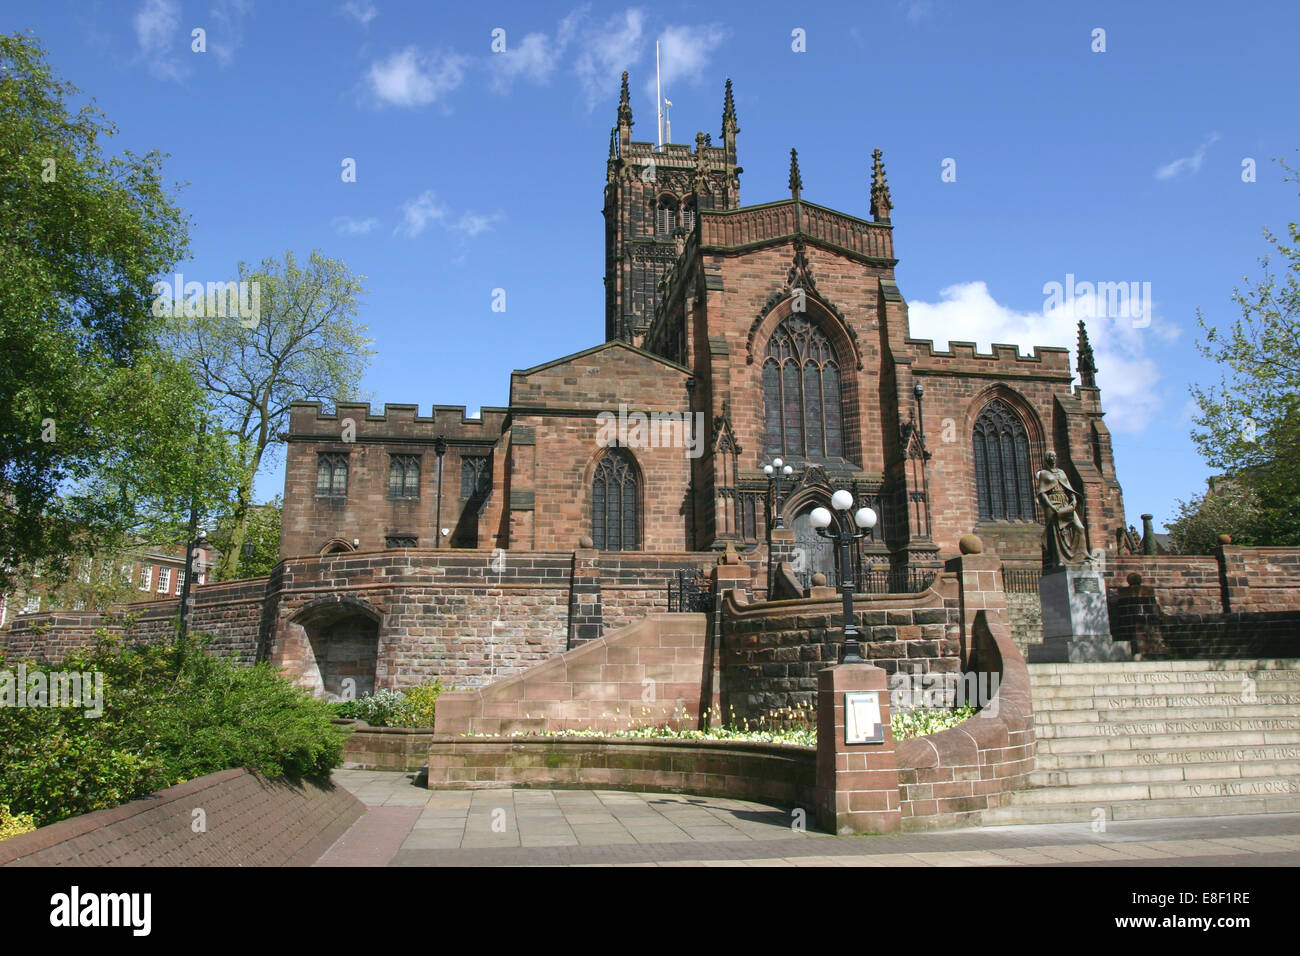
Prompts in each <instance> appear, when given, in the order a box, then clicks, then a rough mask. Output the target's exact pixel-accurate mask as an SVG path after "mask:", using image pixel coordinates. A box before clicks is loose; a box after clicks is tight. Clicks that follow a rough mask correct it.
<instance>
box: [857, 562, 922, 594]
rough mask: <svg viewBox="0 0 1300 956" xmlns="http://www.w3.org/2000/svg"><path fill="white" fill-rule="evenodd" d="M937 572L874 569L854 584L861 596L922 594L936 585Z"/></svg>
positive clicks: (865, 572)
mask: <svg viewBox="0 0 1300 956" xmlns="http://www.w3.org/2000/svg"><path fill="white" fill-rule="evenodd" d="M935 574H936V572H934V571H932V570H929V569H927V568H872V569H870V570H867V571H863V572H862V573H861V574H859V575H858V579H857V580H856V581H855V582H854V583H855V584H856V585H857V587H856V588H855V590H856V591H857V592H858V593H859V594H920V593H921V592H922V591H924V590H925V589H926V588H928V587H929V586H930V585H931V584H933V583H934V578H935Z"/></svg>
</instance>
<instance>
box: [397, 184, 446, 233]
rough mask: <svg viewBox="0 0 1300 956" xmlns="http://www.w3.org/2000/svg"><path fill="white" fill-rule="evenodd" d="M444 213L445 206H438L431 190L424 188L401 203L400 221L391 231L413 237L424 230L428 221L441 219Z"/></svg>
mask: <svg viewBox="0 0 1300 956" xmlns="http://www.w3.org/2000/svg"><path fill="white" fill-rule="evenodd" d="M446 215H447V207H445V206H440V205H439V204H438V201H437V200H436V199H435V198H434V196H433V190H431V189H426V190H425V191H424V192H422V193H420V195H419V196H417V197H416V198H415V199H409V200H407V201H406V202H404V203H402V222H401V223H400V224H399V225H398V227H397V228H396V229H395V230H394V231H393V232H394V235H398V236H402V237H403V238H405V239H414V238H415V237H416V236H418V235H420V233H422V232H424V230H425V228H426V227H427V226H428V225H429V223H431V222H436V221H438V220H441V219H443V218H444V217H445V216H446Z"/></svg>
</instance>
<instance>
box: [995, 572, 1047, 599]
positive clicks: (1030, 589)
mask: <svg viewBox="0 0 1300 956" xmlns="http://www.w3.org/2000/svg"><path fill="white" fill-rule="evenodd" d="M1042 576H1043V575H1042V572H1041V571H1039V570H1038V569H1037V568H1008V567H1006V566H1003V568H1002V590H1004V591H1007V592H1010V593H1013V594H1037V593H1038V579H1039V578H1040V577H1042Z"/></svg>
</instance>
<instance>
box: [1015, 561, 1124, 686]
mask: <svg viewBox="0 0 1300 956" xmlns="http://www.w3.org/2000/svg"><path fill="white" fill-rule="evenodd" d="M1038 601H1039V604H1040V605H1041V606H1042V610H1043V643H1042V644H1038V645H1035V646H1033V647H1030V648H1029V662H1030V663H1065V662H1070V663H1075V662H1082V661H1131V660H1132V659H1133V651H1132V648H1131V647H1130V645H1129V642H1128V641H1113V640H1111V637H1110V614H1109V613H1108V611H1107V609H1106V582H1105V580H1104V579H1103V578H1102V575H1101V572H1100V571H1097V570H1095V569H1094V568H1091V567H1089V566H1087V565H1079V566H1073V567H1066V568H1056V569H1054V570H1052V571H1049V572H1047V573H1046V574H1044V575H1043V576H1042V577H1041V578H1039V579H1038Z"/></svg>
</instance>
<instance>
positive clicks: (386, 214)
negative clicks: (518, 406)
mask: <svg viewBox="0 0 1300 956" xmlns="http://www.w3.org/2000/svg"><path fill="white" fill-rule="evenodd" d="M196 27H197V28H202V29H204V30H205V31H206V47H207V49H206V52H203V53H196V52H193V51H192V50H191V42H192V40H191V36H192V35H191V31H192V30H193V29H194V28H196ZM0 29H3V30H5V31H12V30H31V31H33V32H34V33H36V34H37V36H39V38H40V39H41V40H42V42H43V43H44V44H45V45H46V47H47V48H48V49H49V54H50V60H51V62H52V63H53V65H54V67H55V69H56V71H57V72H58V73H59V74H60V75H62V76H63V77H64V78H65V79H67V80H70V81H71V82H73V83H75V84H76V85H77V86H79V87H80V88H81V89H82V90H84V91H85V92H86V93H87V94H89V95H92V96H93V97H94V98H95V99H96V101H97V103H98V105H99V106H100V108H102V109H103V110H105V111H106V112H107V113H108V115H109V118H110V119H111V120H112V121H113V122H115V123H116V124H117V125H118V127H119V129H120V135H119V136H118V137H116V140H115V143H114V148H118V149H120V148H123V147H129V148H132V149H135V150H138V151H144V150H147V149H160V150H163V151H165V152H168V153H170V154H171V156H170V159H168V160H167V163H166V167H165V168H166V171H167V173H168V175H169V178H170V179H171V180H173V181H176V182H180V183H184V184H185V185H184V186H183V188H182V189H181V191H180V194H179V195H180V201H181V204H182V206H183V207H184V209H185V210H186V211H187V212H188V213H189V214H190V215H191V217H192V226H191V243H192V259H191V260H190V261H187V262H185V263H183V264H182V266H181V271H183V272H184V273H186V274H187V276H192V277H194V278H199V279H223V278H228V277H233V275H234V273H235V266H236V263H237V262H238V261H240V260H246V261H257V260H260V259H261V258H263V257H264V256H267V255H280V254H283V253H284V252H285V251H286V250H294V251H295V252H297V253H299V254H300V255H302V256H304V257H305V255H306V254H307V253H308V252H309V251H310V250H311V249H313V248H319V249H321V250H322V251H323V252H325V253H326V254H327V255H330V256H334V257H337V258H341V259H343V260H344V261H345V262H346V263H347V264H348V265H349V266H350V267H352V268H353V269H354V270H355V271H357V272H359V273H361V274H363V275H365V276H366V277H367V279H366V283H365V284H366V287H367V289H368V290H369V294H368V295H367V296H366V297H365V298H364V300H363V303H362V309H361V316H362V320H363V321H364V322H365V323H366V324H367V325H368V326H369V329H370V335H371V336H372V337H373V339H374V341H375V346H374V347H375V349H376V350H377V352H378V354H377V356H376V357H375V360H374V362H373V364H372V365H371V368H370V370H369V373H368V374H367V376H366V378H365V381H364V383H363V388H364V389H365V391H366V392H367V393H368V394H367V397H369V398H371V399H372V400H374V401H375V402H376V403H378V404H382V403H383V402H385V401H388V402H407V403H410V402H418V403H419V405H420V408H421V411H422V412H423V413H425V414H427V413H428V410H429V408H430V406H431V405H433V404H434V403H438V404H465V405H466V406H468V408H469V409H470V410H471V411H472V410H473V409H474V408H477V407H479V406H482V405H504V404H505V403H506V401H507V389H508V385H509V372H510V370H512V369H515V368H526V367H529V366H531V365H535V364H538V363H540V362H543V361H547V360H549V359H552V358H555V357H558V356H560V355H564V354H567V353H569V352H574V351H577V350H579V349H582V348H586V347H589V346H591V345H594V344H596V343H598V342H599V341H601V340H602V338H603V330H604V314H603V291H602V284H601V276H602V273H603V268H604V266H603V249H602V243H603V226H602V219H601V214H600V210H601V204H602V189H603V185H604V167H605V157H606V153H607V149H608V143H609V129H610V127H611V126H612V125H613V124H614V120H615V108H616V105H617V95H618V76H619V73H620V72H621V71H622V70H624V69H627V70H629V71H630V72H631V76H632V107H633V113H634V118H635V120H636V127H635V128H634V130H633V135H634V138H637V139H653V137H654V127H655V119H654V92H653V88H654V87H653V83H654V44H655V40H656V39H659V40H660V41H661V44H662V48H663V67H664V75H665V88H664V95H665V96H666V97H667V98H668V99H670V100H672V102H673V104H674V105H673V108H672V111H671V120H672V128H673V139H674V141H677V142H692V141H693V139H694V134H695V131H696V130H699V129H703V130H705V131H707V132H710V133H712V134H713V136H714V138H715V140H716V139H718V137H719V135H720V123H721V111H722V87H723V82H724V80H725V79H726V78H727V77H731V78H732V80H733V83H734V85H735V95H736V108H737V112H738V114H739V120H740V127H741V133H740V136H739V148H740V157H741V163H742V165H743V166H744V168H745V172H744V174H743V175H742V177H741V201H742V202H743V203H746V204H752V203H760V202H766V201H771V200H774V199H779V198H781V197H783V196H785V195H787V194H788V193H787V189H786V177H787V172H788V168H787V163H788V154H789V150H790V147H791V146H795V147H797V148H798V150H799V157H800V166H801V170H802V175H803V182H804V197H805V198H806V199H808V200H810V201H812V202H816V203H819V204H822V205H825V206H830V207H832V208H836V209H841V210H844V211H845V212H848V213H851V214H855V215H859V216H866V215H867V206H868V198H867V192H868V182H869V181H868V176H869V169H870V155H871V150H872V149H873V148H874V147H877V146H878V147H880V148H881V149H883V150H884V155H885V161H886V165H887V169H888V175H889V183H890V188H891V191H892V194H893V199H894V203H895V208H894V213H893V222H894V228H895V249H896V254H897V255H898V256H899V258H900V263H899V266H898V270H897V274H898V281H899V286H900V288H901V290H902V292H903V295H904V296H905V297H906V298H907V299H908V301H909V304H910V307H911V310H912V326H913V334H914V335H917V336H919V337H933V338H935V339H938V340H941V341H942V340H946V339H949V338H952V339H975V340H977V341H978V342H980V343H981V345H982V346H983V347H985V348H986V347H987V346H988V345H989V344H990V343H991V342H992V341H999V342H1014V343H1017V344H1019V345H1020V346H1021V347H1022V349H1025V350H1027V347H1029V346H1032V345H1035V344H1041V345H1069V346H1073V342H1074V335H1073V315H1072V310H1073V311H1074V312H1077V311H1079V310H1081V309H1085V308H1086V307H1087V306H1088V305H1089V302H1088V301H1087V300H1086V297H1085V299H1083V300H1080V301H1076V302H1074V303H1073V304H1072V307H1071V305H1070V304H1067V306H1066V307H1064V308H1061V309H1046V308H1045V306H1044V302H1045V299H1046V295H1045V292H1044V286H1045V284H1047V283H1050V282H1059V283H1062V284H1064V283H1065V282H1066V281H1067V280H1066V277H1067V275H1072V276H1074V280H1075V282H1076V283H1078V282H1125V283H1131V282H1136V283H1139V286H1138V288H1143V286H1142V285H1141V284H1142V283H1150V286H1149V288H1150V290H1151V297H1152V303H1153V305H1152V308H1151V310H1150V312H1149V314H1148V315H1147V316H1146V317H1147V318H1149V320H1150V321H1149V324H1147V323H1144V322H1143V321H1142V319H1141V318H1139V320H1138V321H1137V322H1135V321H1134V320H1133V319H1132V318H1128V317H1101V318H1097V319H1093V320H1090V322H1089V325H1090V329H1091V330H1092V333H1093V344H1094V346H1095V347H1096V350H1097V360H1098V365H1099V373H1098V378H1099V384H1100V385H1101V386H1102V388H1103V393H1102V400H1103V403H1104V405H1105V408H1106V409H1107V422H1108V423H1109V425H1110V427H1111V429H1112V432H1113V434H1114V442H1115V457H1116V462H1117V467H1118V471H1119V476H1120V481H1121V482H1122V484H1123V486H1124V494H1125V504H1126V507H1127V509H1128V519H1129V521H1130V522H1132V523H1135V524H1136V523H1138V515H1139V514H1140V513H1141V512H1143V511H1151V512H1153V513H1154V514H1155V515H1156V520H1157V525H1159V524H1160V523H1161V522H1162V521H1163V520H1164V519H1166V518H1168V517H1170V516H1171V515H1172V514H1173V512H1174V503H1175V499H1177V498H1184V499H1185V498H1189V497H1191V496H1192V495H1195V494H1197V493H1199V492H1200V491H1201V490H1202V489H1203V487H1204V480H1205V477H1206V475H1207V474H1208V472H1207V469H1206V468H1205V467H1204V466H1203V464H1202V463H1201V461H1200V459H1199V458H1198V456H1197V454H1196V452H1195V449H1194V447H1193V445H1192V443H1191V441H1190V439H1189V437H1188V432H1189V429H1190V427H1191V422H1190V415H1191V410H1190V408H1189V396H1188V392H1187V386H1188V383H1189V382H1207V381H1209V380H1212V379H1214V378H1216V377H1217V372H1216V370H1215V369H1214V368H1213V367H1212V366H1210V365H1208V364H1207V363H1206V362H1205V361H1204V360H1203V359H1201V358H1200V357H1199V356H1198V355H1197V353H1196V350H1195V348H1194V345H1193V342H1194V340H1195V338H1196V335H1197V328H1196V322H1195V312H1196V309H1197V308H1198V307H1199V308H1200V309H1202V310H1203V311H1204V312H1205V314H1206V316H1207V318H1209V319H1210V320H1212V321H1214V322H1215V323H1223V322H1226V321H1230V320H1231V319H1232V318H1233V317H1235V315H1236V307H1235V306H1234V305H1233V304H1232V302H1231V300H1230V295H1231V293H1232V289H1233V287H1234V285H1239V284H1241V281H1242V277H1243V276H1250V277H1251V278H1252V279H1253V278H1254V277H1255V276H1257V275H1258V265H1257V259H1258V258H1259V257H1260V256H1261V255H1263V254H1264V253H1266V252H1267V251H1268V247H1267V245H1266V243H1265V242H1264V239H1263V237H1262V235H1261V229H1262V227H1264V226H1269V227H1271V228H1272V229H1274V230H1275V231H1278V230H1282V229H1284V228H1285V225H1286V223H1287V222H1289V221H1291V220H1294V219H1296V218H1297V215H1296V211H1297V196H1296V193H1297V187H1296V186H1295V185H1294V184H1287V183H1283V182H1282V181H1281V172H1280V170H1279V168H1278V166H1277V164H1276V163H1274V162H1272V160H1271V157H1276V156H1285V157H1288V158H1289V161H1291V163H1292V165H1293V166H1294V165H1297V162H1296V161H1297V160H1300V155H1297V153H1296V152H1295V150H1296V147H1297V145H1298V144H1297V141H1296V118H1297V107H1296V104H1297V102H1300V95H1298V94H1300V89H1297V87H1298V86H1300V81H1298V80H1297V75H1296V71H1295V66H1294V63H1295V59H1294V43H1295V40H1296V37H1297V36H1300V5H1297V4H1295V3H1291V2H1276V3H1273V2H1257V3H1253V4H1251V5H1250V6H1249V7H1248V8H1246V7H1241V8H1225V7H1224V6H1223V5H1222V4H1211V3H1209V2H1179V3H1144V4H1133V3H1131V2H1126V3H1090V4H1086V5H1085V4H1056V3H1041V2H1035V3H1028V2H1027V3H998V4H990V3H974V2H956V0H952V2H948V0H910V2H899V0H875V2H865V3H852V4H819V5H816V6H813V5H808V6H806V7H805V6H802V5H791V4H789V3H736V4H734V5H733V4H723V3H715V4H709V5H699V4H691V3H672V2H670V3H661V4H656V5H654V6H650V5H645V6H624V5H595V4H586V5H575V4H573V3H564V4H546V3H537V2H529V3H513V4H497V3H481V4H450V3H398V2H395V0H350V2H347V3H341V2H336V0H331V2H320V3H305V2H277V3H271V2H269V0H203V2H189V0H129V2H127V0H123V2H107V0H101V2H89V3H87V2H57V0H49V2H42V3H31V2H19V3H12V2H11V3H9V4H7V5H6V7H5V9H4V13H3V19H2V20H0ZM496 29H501V30H504V31H505V45H506V52H505V53H493V52H492V50H491V44H492V42H493V31H494V30H496ZM1098 29H1100V30H1104V31H1105V33H1104V43H1105V50H1104V52H1099V51H1094V49H1093V47H1094V46H1096V45H1097V39H1096V38H1095V34H1094V31H1095V30H1098ZM795 31H802V36H803V45H804V50H803V51H802V52H796V51H795V50H794V49H793V47H794V46H796V45H798V44H797V42H796V41H797V38H796V36H795V35H794V34H795ZM345 158H351V159H354V160H355V161H356V171H357V176H356V182H343V180H342V177H341V175H340V173H341V170H342V165H341V164H342V163H343V160H344V159H345ZM1248 158H1249V159H1253V160H1254V161H1255V163H1256V165H1257V181H1255V182H1243V178H1242V170H1243V167H1242V163H1243V161H1244V160H1246V159H1248ZM945 160H953V161H954V164H955V165H954V164H949V168H955V173H956V176H955V181H944V179H943V176H942V175H941V174H942V172H943V169H944V162H945ZM950 178H951V177H950ZM496 288H501V289H505V290H506V311H505V312H504V313H500V312H493V311H492V309H491V303H492V290H493V289H496ZM279 465H280V463H279V462H276V463H275V467H272V468H270V469H268V470H267V472H266V474H265V475H264V476H263V477H262V478H261V480H260V481H259V483H258V493H259V497H260V498H267V497H270V496H271V495H273V494H275V493H277V492H278V491H280V489H281V487H282V483H283V472H282V468H280V467H279Z"/></svg>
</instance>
